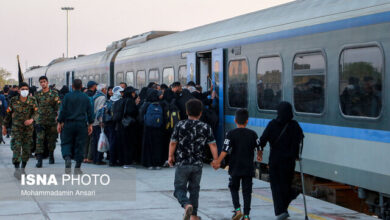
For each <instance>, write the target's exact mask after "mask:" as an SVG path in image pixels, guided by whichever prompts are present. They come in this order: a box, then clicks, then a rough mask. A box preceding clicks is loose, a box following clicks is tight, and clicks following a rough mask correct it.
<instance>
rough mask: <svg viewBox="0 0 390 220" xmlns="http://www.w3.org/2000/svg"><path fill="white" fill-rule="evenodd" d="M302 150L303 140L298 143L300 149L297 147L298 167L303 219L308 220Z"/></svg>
mask: <svg viewBox="0 0 390 220" xmlns="http://www.w3.org/2000/svg"><path fill="white" fill-rule="evenodd" d="M302 151H303V140H302V142H301V144H300V149H299V168H300V171H301V182H302V196H303V205H304V206H305V220H309V217H308V216H307V207H306V197H305V179H304V177H303V170H302Z"/></svg>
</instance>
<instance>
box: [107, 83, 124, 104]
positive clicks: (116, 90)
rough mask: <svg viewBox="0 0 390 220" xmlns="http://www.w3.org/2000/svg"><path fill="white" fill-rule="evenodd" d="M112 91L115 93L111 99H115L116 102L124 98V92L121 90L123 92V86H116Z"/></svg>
mask: <svg viewBox="0 0 390 220" xmlns="http://www.w3.org/2000/svg"><path fill="white" fill-rule="evenodd" d="M112 92H113V93H114V94H113V95H112V96H111V98H110V100H111V101H113V102H116V101H118V100H119V99H121V98H122V94H121V92H123V88H122V87H120V86H115V87H114V88H113V89H112Z"/></svg>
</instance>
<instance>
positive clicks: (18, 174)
mask: <svg viewBox="0 0 390 220" xmlns="http://www.w3.org/2000/svg"><path fill="white" fill-rule="evenodd" d="M21 175H22V173H21V171H20V168H15V171H14V177H15V178H16V179H18V180H20V179H21Z"/></svg>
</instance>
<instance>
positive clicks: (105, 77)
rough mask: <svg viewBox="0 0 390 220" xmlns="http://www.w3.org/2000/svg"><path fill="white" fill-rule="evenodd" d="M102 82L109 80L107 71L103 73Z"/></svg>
mask: <svg viewBox="0 0 390 220" xmlns="http://www.w3.org/2000/svg"><path fill="white" fill-rule="evenodd" d="M101 82H102V83H106V84H108V82H109V80H108V74H107V73H103V74H102V78H101Z"/></svg>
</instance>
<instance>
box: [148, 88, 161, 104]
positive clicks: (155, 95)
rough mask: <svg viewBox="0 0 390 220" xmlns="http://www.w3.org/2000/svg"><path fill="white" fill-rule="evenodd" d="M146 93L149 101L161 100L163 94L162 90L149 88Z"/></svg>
mask: <svg viewBox="0 0 390 220" xmlns="http://www.w3.org/2000/svg"><path fill="white" fill-rule="evenodd" d="M146 94H147V97H146V101H147V102H158V101H159V100H160V99H159V96H160V95H161V92H160V91H158V90H155V89H148V91H147V92H146Z"/></svg>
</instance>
